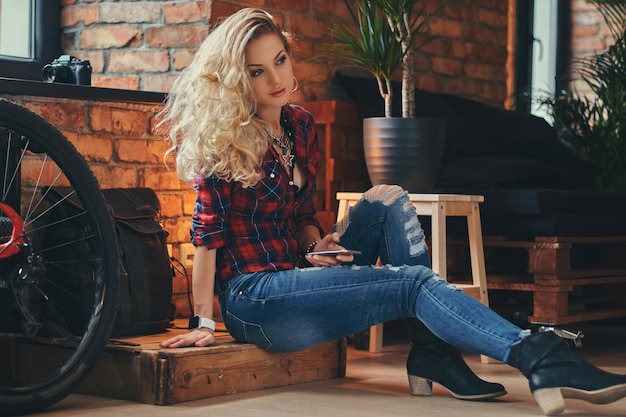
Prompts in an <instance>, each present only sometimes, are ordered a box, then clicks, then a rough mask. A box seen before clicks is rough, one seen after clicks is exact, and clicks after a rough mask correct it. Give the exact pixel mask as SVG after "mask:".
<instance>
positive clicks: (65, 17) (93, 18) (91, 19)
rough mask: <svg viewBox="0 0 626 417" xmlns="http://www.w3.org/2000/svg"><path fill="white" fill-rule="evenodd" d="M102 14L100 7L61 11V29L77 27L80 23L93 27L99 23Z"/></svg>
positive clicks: (74, 8) (73, 8)
mask: <svg viewBox="0 0 626 417" xmlns="http://www.w3.org/2000/svg"><path fill="white" fill-rule="evenodd" d="M99 20H100V14H99V9H98V6H75V7H63V8H62V9H61V27H63V28H66V27H72V26H77V25H78V24H79V23H82V24H84V25H91V24H94V23H98V21H99Z"/></svg>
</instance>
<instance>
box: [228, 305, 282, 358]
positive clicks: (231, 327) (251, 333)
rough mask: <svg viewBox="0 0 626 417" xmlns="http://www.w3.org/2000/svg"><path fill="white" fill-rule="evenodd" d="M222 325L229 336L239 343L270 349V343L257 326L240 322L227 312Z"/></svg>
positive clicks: (261, 329)
mask: <svg viewBox="0 0 626 417" xmlns="http://www.w3.org/2000/svg"><path fill="white" fill-rule="evenodd" d="M224 325H225V326H226V328H227V329H228V331H229V332H230V335H231V336H232V337H234V338H235V340H237V341H239V342H246V343H252V344H253V345H257V346H258V347H261V348H265V349H268V348H270V347H272V342H271V341H270V340H269V339H268V338H267V336H266V335H265V332H264V331H263V328H262V327H261V326H260V325H258V324H255V323H250V322H247V321H244V320H241V319H240V318H239V317H237V316H234V315H233V314H231V313H229V312H228V311H227V312H226V316H225V317H224Z"/></svg>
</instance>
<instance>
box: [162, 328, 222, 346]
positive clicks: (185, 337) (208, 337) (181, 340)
mask: <svg viewBox="0 0 626 417" xmlns="http://www.w3.org/2000/svg"><path fill="white" fill-rule="evenodd" d="M214 343H215V336H214V335H213V330H211V329H206V328H200V329H193V330H192V331H190V332H189V333H184V334H179V335H176V336H174V337H171V338H169V339H167V340H164V341H162V342H161V343H160V346H161V347H163V348H180V347H192V346H193V347H204V346H210V345H212V344H214Z"/></svg>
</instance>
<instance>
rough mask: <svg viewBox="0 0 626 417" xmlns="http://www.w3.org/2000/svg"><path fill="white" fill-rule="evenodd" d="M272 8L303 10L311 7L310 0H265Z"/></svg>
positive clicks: (267, 5)
mask: <svg viewBox="0 0 626 417" xmlns="http://www.w3.org/2000/svg"><path fill="white" fill-rule="evenodd" d="M265 4H266V7H268V8H270V9H278V10H289V11H296V10H297V11H303V10H308V9H309V0H265Z"/></svg>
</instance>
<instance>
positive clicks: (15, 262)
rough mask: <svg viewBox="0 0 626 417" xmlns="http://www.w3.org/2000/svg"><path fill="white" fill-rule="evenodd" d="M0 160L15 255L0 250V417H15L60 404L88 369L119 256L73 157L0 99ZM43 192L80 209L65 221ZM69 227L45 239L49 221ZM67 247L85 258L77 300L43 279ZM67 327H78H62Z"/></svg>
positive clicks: (42, 123)
mask: <svg viewBox="0 0 626 417" xmlns="http://www.w3.org/2000/svg"><path fill="white" fill-rule="evenodd" d="M0 158H2V160H3V162H4V163H5V168H4V171H3V173H0V192H1V195H0V204H1V206H0V220H2V225H4V226H5V229H4V230H5V233H4V235H5V236H4V238H2V235H3V233H0V239H4V241H0V243H3V244H4V245H5V246H7V247H10V248H11V250H13V252H15V253H14V254H12V255H10V256H9V255H6V253H8V252H6V253H5V256H2V255H1V254H2V251H0V284H3V285H0V296H2V297H4V298H0V305H2V306H3V307H2V309H1V310H0V355H2V361H0V371H2V372H0V415H18V414H27V413H33V412H37V411H40V410H42V409H44V408H46V407H49V406H50V405H53V404H55V403H57V402H58V401H60V400H62V399H63V398H65V397H66V396H67V395H69V394H70V393H72V392H73V391H74V390H75V389H76V387H77V386H78V385H79V384H80V382H81V381H83V379H84V378H85V377H86V376H87V375H88V374H89V372H90V371H91V370H92V368H93V366H94V364H95V362H96V360H97V358H98V357H99V355H100V354H101V352H102V351H103V350H104V348H105V346H106V343H107V340H108V338H109V336H110V333H111V330H112V327H113V323H114V319H115V314H116V308H117V303H118V296H119V253H118V244H117V240H116V234H115V229H114V224H113V219H112V217H111V213H110V212H109V210H108V209H107V206H106V203H105V200H104V197H103V195H102V191H101V189H100V186H99V184H98V181H97V180H96V178H95V176H94V175H93V173H92V171H91V170H90V168H89V166H88V165H87V163H86V162H85V160H84V159H83V157H82V156H81V155H80V154H79V153H78V151H77V150H76V148H75V147H74V146H73V145H72V143H71V142H69V140H67V138H66V137H65V136H64V135H63V134H62V133H61V132H60V131H59V130H58V129H56V128H55V127H53V126H52V125H51V124H50V123H48V122H47V121H46V120H44V119H43V118H42V117H40V116H38V115H37V114H35V113H33V112H32V111H30V110H28V109H26V108H25V107H23V106H21V105H18V104H16V103H14V102H12V101H9V100H6V99H2V98H0ZM53 186H54V187H56V186H62V187H60V188H62V189H63V192H64V194H63V197H62V198H65V197H71V198H72V199H75V200H78V201H79V202H80V204H81V206H82V207H83V210H82V211H81V212H80V213H78V214H72V216H73V217H72V218H69V216H68V215H67V212H66V211H64V209H62V207H63V204H61V203H59V202H58V201H52V200H50V199H49V197H48V196H49V194H48V193H47V192H48V191H49V187H53ZM11 209H13V210H14V211H15V213H13V220H17V221H15V222H12V226H11V225H9V223H10V222H11V220H6V219H7V218H10V217H11V216H8V214H9V212H11ZM2 210H4V213H3V211H2ZM16 213H17V216H16ZM64 216H65V217H64ZM20 219H21V220H23V230H22V231H19V233H14V235H19V238H18V239H12V238H10V237H7V233H8V232H7V230H8V229H10V228H11V227H13V228H15V226H16V225H18V226H19V227H22V225H21V224H19V221H20ZM77 220H80V221H81V222H82V224H83V230H84V233H83V234H82V235H81V236H80V239H76V240H75V241H74V240H72V241H70V240H68V241H67V242H65V241H63V243H60V242H59V241H58V239H56V238H55V239H51V238H50V233H51V232H50V230H52V229H53V225H52V223H54V227H56V228H57V230H61V231H63V230H69V229H68V225H69V224H70V222H75V221H77ZM7 225H8V226H7ZM13 232H15V230H14V229H13ZM14 241H15V242H14ZM16 242H17V243H16ZM61 244H63V245H64V246H65V248H66V249H65V251H64V252H63V250H60V249H59V247H58V246H59V245H61ZM76 244H80V245H81V250H84V251H86V253H87V254H88V255H89V262H84V263H82V264H81V267H82V268H83V269H87V270H86V274H85V275H81V276H82V277H89V278H88V279H89V285H88V286H87V287H88V289H87V290H86V291H85V290H83V289H82V287H80V289H81V291H84V292H83V293H80V294H79V293H77V292H73V291H74V290H76V289H78V288H79V287H77V286H76V284H75V283H72V284H68V283H66V282H61V280H59V277H60V276H61V275H58V274H57V275H54V274H53V271H58V270H59V269H61V270H65V269H66V268H67V265H66V264H64V263H61V262H60V261H59V260H58V259H56V258H52V257H51V254H52V253H57V254H58V253H60V252H62V253H70V252H72V251H74V250H75V245H76ZM4 249H5V248H4V247H3V248H2V250H4ZM68 276H72V274H71V273H69V274H68ZM63 278H64V279H65V278H66V277H65V275H63ZM81 284H82V283H81ZM68 297H71V298H68ZM74 303H76V305H78V306H80V311H86V313H85V315H84V317H80V316H79V317H78V320H76V318H74V317H70V314H71V313H73V314H75V313H76V310H75V309H74ZM70 312H71V313H70ZM72 320H73V321H74V322H75V323H79V324H77V325H74V326H68V325H67V323H69V322H71V321H72ZM68 330H70V331H68ZM41 349H48V350H43V351H42V350H41ZM50 349H51V351H52V352H53V353H52V354H51V353H50ZM40 352H46V353H45V354H42V353H40ZM52 357H54V358H57V357H58V359H56V360H53V359H52ZM33 361H41V362H37V363H32V362H33Z"/></svg>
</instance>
